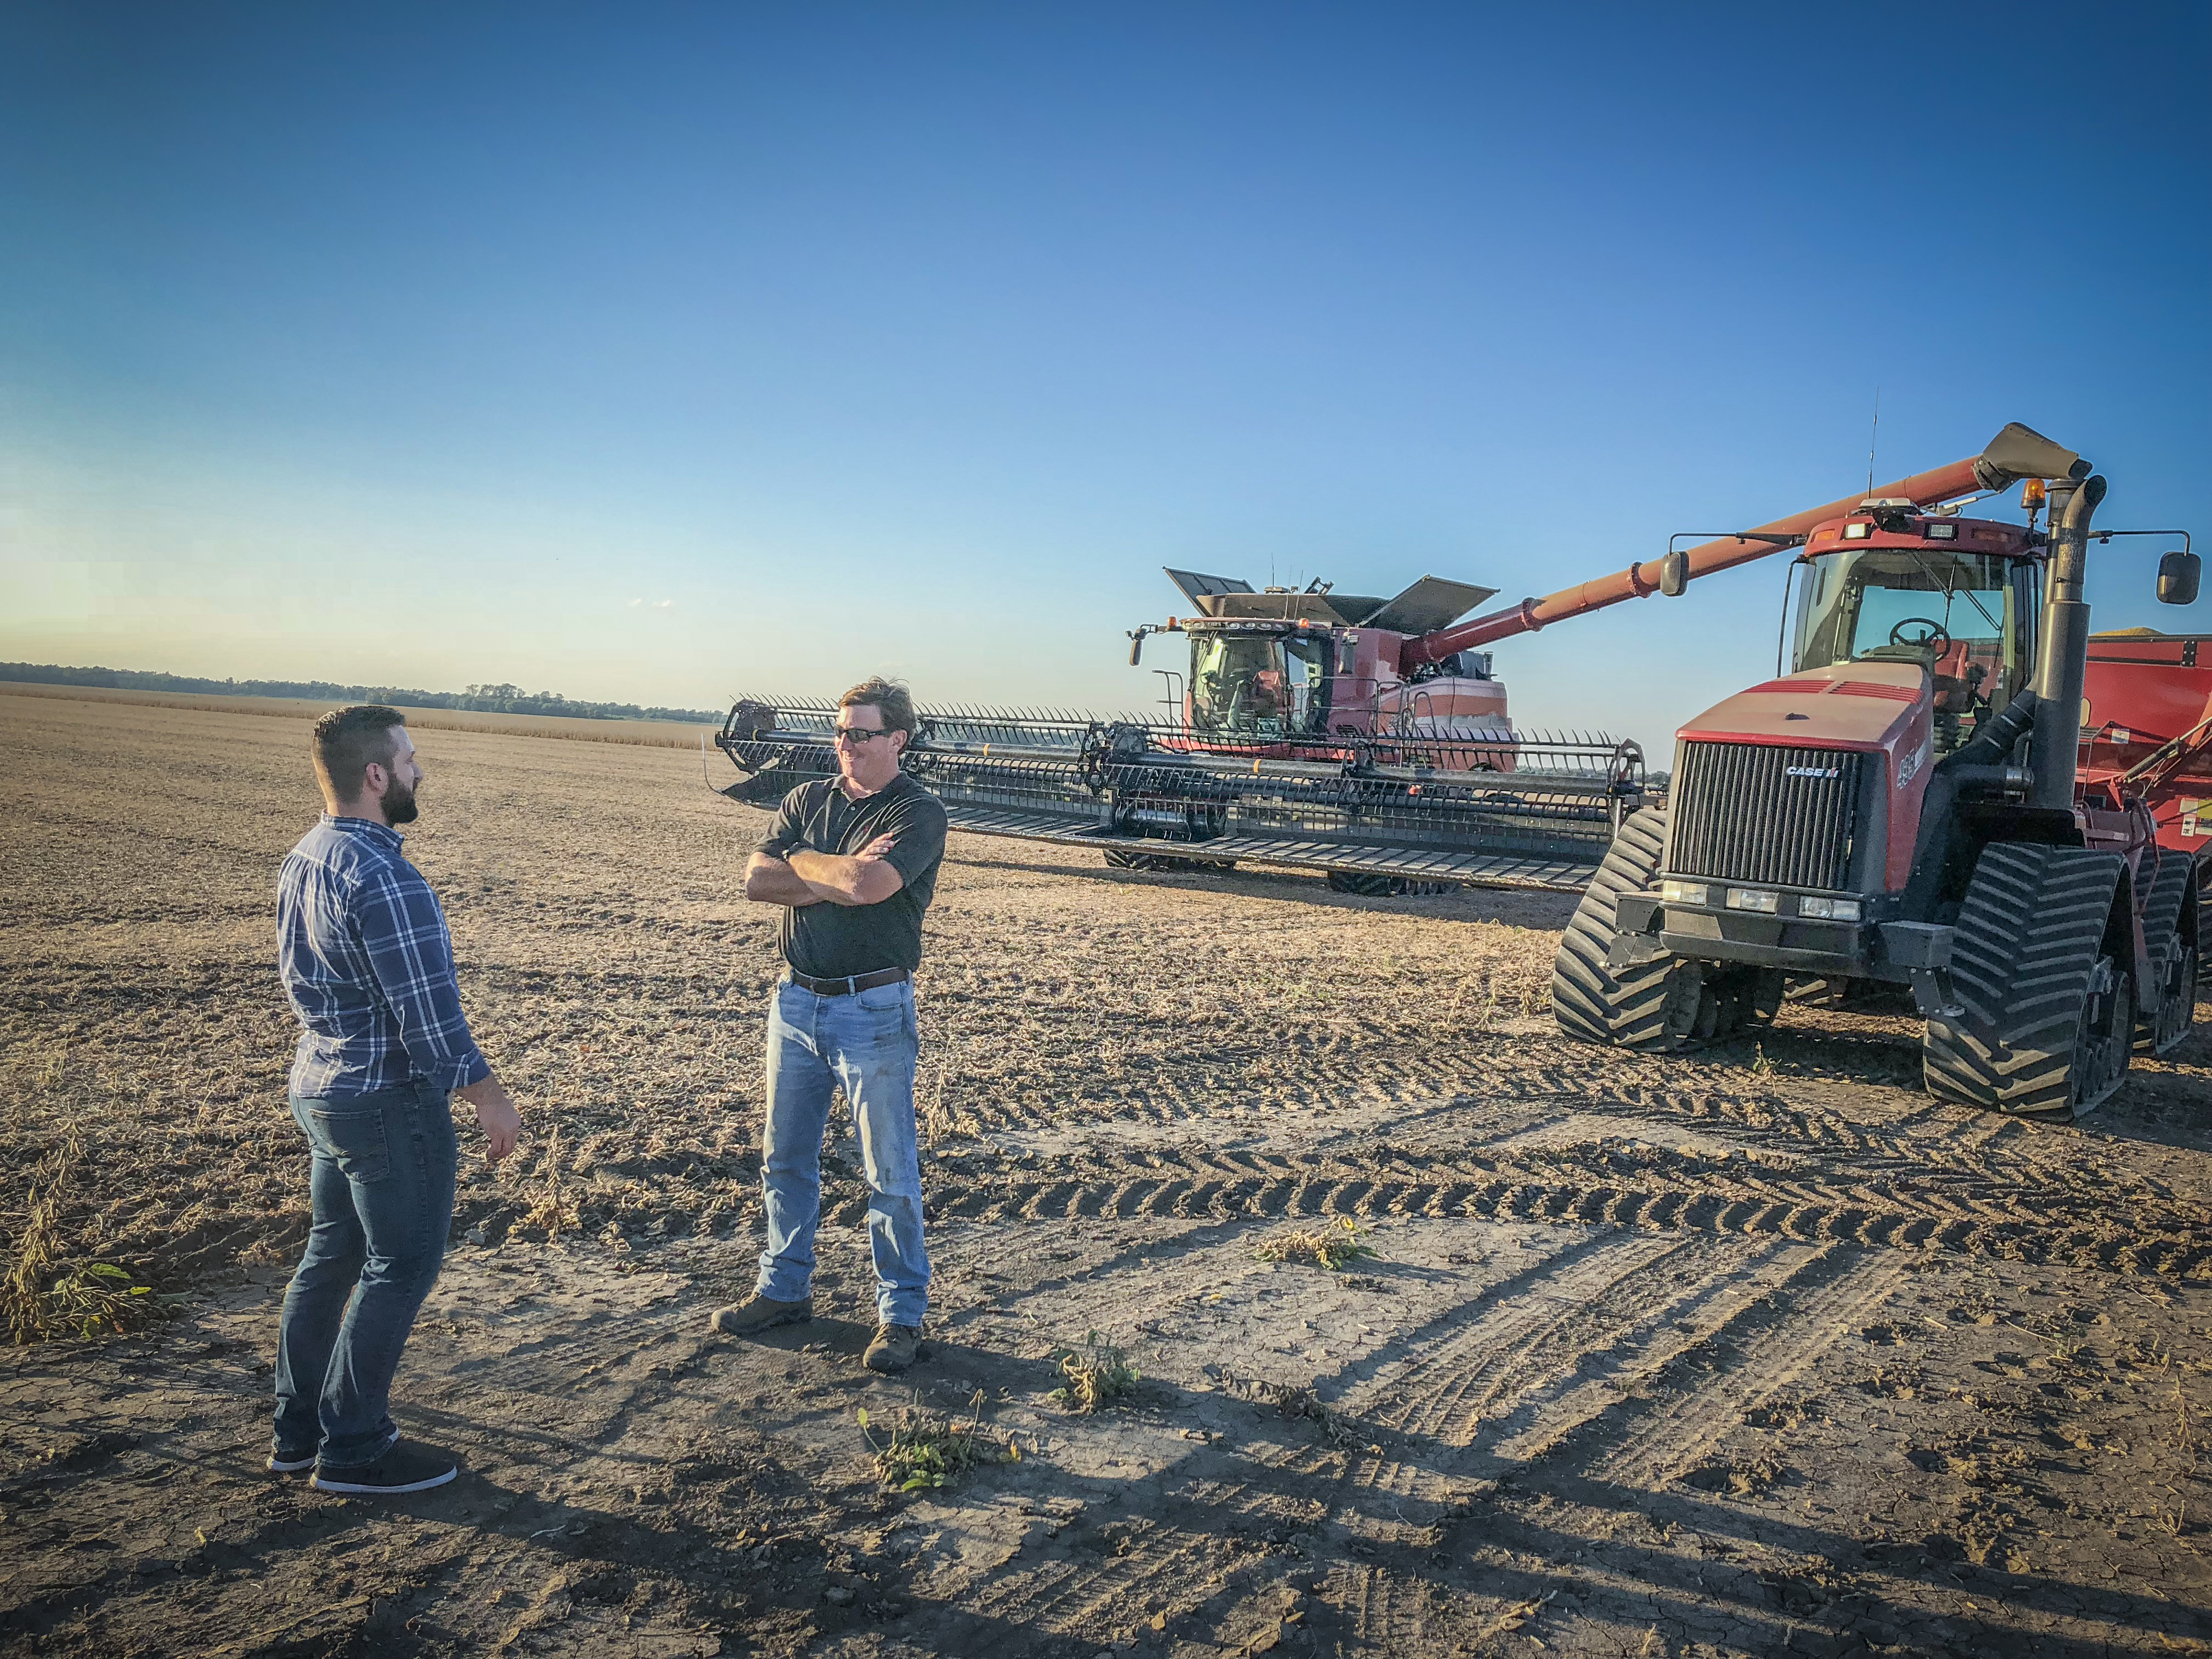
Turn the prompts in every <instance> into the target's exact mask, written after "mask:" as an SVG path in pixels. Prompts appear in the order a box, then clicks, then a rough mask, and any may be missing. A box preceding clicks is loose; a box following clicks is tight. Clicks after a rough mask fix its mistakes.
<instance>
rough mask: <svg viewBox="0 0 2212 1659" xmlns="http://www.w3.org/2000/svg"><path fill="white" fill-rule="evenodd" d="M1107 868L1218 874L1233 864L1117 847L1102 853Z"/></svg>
mask: <svg viewBox="0 0 2212 1659" xmlns="http://www.w3.org/2000/svg"><path fill="white" fill-rule="evenodd" d="M1104 857H1105V860H1106V863H1107V865H1108V866H1109V868H1112V869H1115V870H1156V871H1158V872H1161V873H1163V874H1170V873H1173V872H1176V871H1191V870H1202V871H1205V872H1208V873H1210V874H1215V875H1218V874H1219V873H1220V872H1223V871H1225V870H1234V869H1235V868H1236V867H1237V866H1235V865H1234V864H1225V863H1216V862H1215V861H1214V860H1212V859H1179V858H1175V857H1172V856H1170V854H1165V853H1125V852H1123V851H1121V849H1120V848H1111V849H1109V851H1108V852H1107V853H1106V854H1104Z"/></svg>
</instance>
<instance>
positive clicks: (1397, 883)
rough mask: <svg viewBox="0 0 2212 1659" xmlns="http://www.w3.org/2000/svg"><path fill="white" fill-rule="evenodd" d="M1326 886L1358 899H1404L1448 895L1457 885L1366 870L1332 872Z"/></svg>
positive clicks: (1329, 873) (1455, 883)
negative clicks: (1350, 894)
mask: <svg viewBox="0 0 2212 1659" xmlns="http://www.w3.org/2000/svg"><path fill="white" fill-rule="evenodd" d="M1328 884H1329V888H1330V890H1332V891H1334V892H1338V893H1352V894H1354V895H1356V896H1358V897H1360V898H1406V897H1409V896H1422V895H1425V894H1430V893H1448V892H1449V891H1450V890H1452V889H1453V888H1454V887H1456V886H1457V885H1458V883H1457V882H1451V881H1416V880H1414V879H1413V878H1412V877H1410V876H1380V875H1376V874H1375V873H1373V872H1371V871H1366V870H1332V871H1330V872H1328Z"/></svg>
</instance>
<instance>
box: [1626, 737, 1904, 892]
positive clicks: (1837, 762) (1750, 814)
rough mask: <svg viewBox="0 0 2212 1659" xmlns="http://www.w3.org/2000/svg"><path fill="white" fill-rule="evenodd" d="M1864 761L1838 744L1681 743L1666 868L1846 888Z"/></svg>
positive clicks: (1675, 871) (1685, 873)
mask: <svg viewBox="0 0 2212 1659" xmlns="http://www.w3.org/2000/svg"><path fill="white" fill-rule="evenodd" d="M1864 760H1865V757H1864V756H1863V755H1860V754H1857V753H1855V752H1852V751H1850V750H1836V749H1780V748H1776V747H1774V746H1772V745H1771V744H1756V743H1685V744H1682V746H1681V750H1680V754H1679V755H1678V757H1677V758H1676V765H1677V770H1676V773H1675V776H1674V792H1673V793H1674V808H1673V813H1674V854H1673V856H1672V857H1671V858H1669V859H1668V864H1667V868H1668V873H1670V874H1673V875H1680V876H1714V877H1717V878H1719V879H1721V880H1723V881H1754V882H1759V883H1761V884H1765V885H1767V886H1771V887H1818V888H1826V889H1827V890H1830V891H1836V890H1844V889H1847V888H1848V887H1849V885H1850V866H1851V836H1852V833H1853V831H1854V830H1856V829H1857V817H1858V800H1859V772H1860V769H1861V766H1862V764H1863V762H1864Z"/></svg>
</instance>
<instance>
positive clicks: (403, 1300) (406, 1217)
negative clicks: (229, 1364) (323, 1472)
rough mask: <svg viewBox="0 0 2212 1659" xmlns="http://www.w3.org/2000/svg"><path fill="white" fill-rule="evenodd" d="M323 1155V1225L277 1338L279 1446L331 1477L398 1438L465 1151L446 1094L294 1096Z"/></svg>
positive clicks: (317, 1159) (319, 1194)
mask: <svg viewBox="0 0 2212 1659" xmlns="http://www.w3.org/2000/svg"><path fill="white" fill-rule="evenodd" d="M292 1115H293V1117H294V1118H295V1120H296V1121H298V1123H299V1125H300V1128H301V1132H302V1133H304V1134H306V1136H307V1145H308V1146H309V1148H310V1149H311V1150H312V1152H313V1154H314V1164H313V1175H312V1176H311V1181H312V1189H311V1190H312V1194H313V1200H314V1219H313V1223H312V1224H311V1225H310V1226H309V1228H308V1231H307V1250H306V1252H305V1254H303V1255H301V1258H300V1266H299V1269H298V1271H296V1272H295V1273H293V1275H292V1283H291V1285H290V1287H289V1288H288V1289H287V1290H286V1291H285V1292H284V1314H283V1322H282V1323H281V1324H280V1325H279V1326H278V1328H277V1336H276V1435H275V1438H276V1449H278V1450H279V1451H282V1452H289V1453H292V1454H294V1455H303V1454H305V1453H307V1452H310V1451H316V1452H319V1456H320V1458H321V1461H322V1462H323V1464H324V1465H325V1467H326V1468H357V1467H359V1466H360V1465H362V1464H364V1463H370V1462H375V1460H376V1458H377V1456H378V1455H379V1454H380V1453H381V1452H382V1451H383V1450H384V1448H385V1447H386V1444H388V1443H390V1441H391V1440H392V1438H393V1437H394V1436H395V1434H396V1433H397V1431H396V1430H395V1429H394V1428H393V1427H392V1417H391V1413H390V1412H389V1411H388V1410H387V1409H386V1407H388V1405H389V1404H390V1401H391V1395H392V1373H393V1372H394V1371H396V1370H398V1368H399V1354H400V1350H402V1349H403V1348H404V1347H405V1346H407V1334H408V1332H410V1330H412V1329H413V1328H414V1326H415V1315H416V1310H418V1309H420V1308H421V1307H422V1298H423V1297H426V1296H428V1295H429V1293H430V1286H431V1285H435V1283H437V1280H438V1268H439V1267H440V1265H441V1263H442V1262H443V1261H445V1257H446V1234H447V1230H448V1229H450V1228H451V1227H452V1225H453V1170H454V1165H455V1164H456V1162H457V1161H458V1158H459V1147H458V1146H457V1145H456V1144H455V1141H454V1139H453V1114H452V1112H451V1111H450V1110H449V1109H447V1104H446V1095H445V1091H443V1090H440V1089H432V1088H428V1087H427V1086H424V1085H419V1084H406V1085H402V1086H401V1087H399V1088H396V1089H382V1090H379V1091H377V1092H375V1093H374V1094H368V1095H359V1096H356V1097H354V1098H352V1099H350V1100H307V1099H302V1098H301V1097H299V1096H297V1095H295V1096H293V1097H292Z"/></svg>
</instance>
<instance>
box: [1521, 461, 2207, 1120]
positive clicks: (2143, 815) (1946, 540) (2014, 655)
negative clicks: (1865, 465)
mask: <svg viewBox="0 0 2212 1659" xmlns="http://www.w3.org/2000/svg"><path fill="white" fill-rule="evenodd" d="M2023 479H2025V480H2027V492H2026V493H2027V499H2028V501H2029V504H2030V507H2031V511H2030V514H2029V522H2028V524H2027V526H2025V527H2023V526H2019V525H2015V524H2008V523H1998V522H1993V521H1987V520H1974V519H1966V518H1961V517H1959V516H1956V515H1955V513H1945V512H1943V511H1941V510H1940V507H1941V504H1942V503H1943V502H1945V501H1949V500H1951V499H1954V498H1955V497H1957V496H1960V495H1966V494H1969V493H1972V492H1974V491H1976V490H1990V491H1994V490H1996V489H2004V488H2006V487H2008V485H2010V484H2011V483H2017V482H2020V481H2021V480H2023ZM2046 481H2048V482H2047V494H2048V504H2049V509H2050V519H2049V524H2050V527H2049V530H2048V532H2045V531H2042V530H2039V529H2038V528H2037V527H2036V525H2035V516H2036V511H2037V509H2039V507H2040V506H2041V505H2042V503H2043V502H2044V501H2045V493H2046ZM1907 482H1908V483H1909V484H1911V485H1913V486H1916V487H1915V488H1912V489H1904V488H1899V487H1893V488H1892V489H1891V490H1889V491H1886V492H1885V493H1884V494H1883V495H1881V496H1879V497H1874V498H1869V499H1867V500H1864V501H1860V502H1858V503H1857V505H1856V506H1849V507H1845V508H1844V510H1842V511H1833V510H1832V509H1820V511H1819V513H1818V515H1817V516H1815V517H1814V520H1813V521H1812V522H1809V523H1803V524H1793V525H1789V526H1770V527H1769V529H1770V530H1771V531H1772V532H1774V533H1773V534H1771V536H1768V537H1767V538H1765V539H1768V540H1771V541H1772V542H1774V543H1776V544H1779V545H1786V546H1791V547H1796V548H1797V549H1799V552H1798V555H1797V557H1796V560H1795V561H1794V562H1793V564H1792V567H1791V582H1792V585H1793V594H1792V598H1793V599H1794V605H1792V607H1791V608H1792V609H1793V610H1794V615H1795V623H1796V627H1795V640H1796V646H1795V653H1794V656H1793V658H1792V660H1791V663H1790V668H1789V670H1788V671H1787V672H1786V673H1783V674H1780V675H1778V677H1777V678H1774V679H1771V680H1769V681H1767V682H1765V684H1760V685H1756V686H1753V688H1752V689H1751V690H1748V691H1745V692H1742V693H1741V694H1740V695H1738V696H1734V697H1731V698H1729V700H1728V701H1726V702H1723V703H1721V704H1719V705H1718V706H1717V707H1716V708H1711V709H1710V710H1708V711H1707V712H1706V713H1705V714H1702V715H1700V716H1699V718H1698V719H1696V720H1692V722H1690V724H1688V725H1687V726H1684V727H1683V728H1682V729H1681V731H1680V732H1679V733H1678V734H1677V736H1678V739H1679V746H1678V748H1677V750H1676V763H1675V769H1674V785H1673V788H1672V791H1671V794H1670V799H1669V803H1668V806H1667V807H1666V808H1665V809H1664V810H1661V809H1656V808H1646V809H1645V810H1644V811H1640V812H1638V813H1637V814H1636V815H1635V816H1634V817H1632V818H1630V819H1629V820H1628V821H1627V822H1626V823H1624V824H1623V826H1622V828H1621V833H1620V837H1619V838H1618V839H1617V840H1616V841H1615V842H1614V843H1613V850H1612V852H1611V853H1610V854H1608V856H1607V860H1606V862H1605V866H1604V868H1603V869H1602V870H1601V872H1599V874H1598V876H1597V878H1595V880H1594V881H1593V882H1592V883H1591V884H1590V885H1589V889H1588V890H1587V891H1586V892H1585V893H1584V895H1583V900H1582V902H1581V904H1580V906H1579V907H1578V908H1577V912H1576V915H1575V918H1574V921H1573V922H1572V923H1571V925H1570V927H1568V930H1567V933H1566V935H1565V939H1564V940H1563V942H1562V944H1561V946H1560V950H1559V957H1558V961H1557V964H1556V969H1555V971H1554V974H1553V981H1552V990H1553V1006H1554V1009H1555V1010H1556V1012H1557V1014H1558V1018H1559V1024H1560V1026H1561V1028H1562V1029H1563V1030H1565V1031H1567V1032H1568V1033H1569V1034H1571V1035H1572V1036H1578V1037H1582V1038H1584V1039H1586V1040H1588V1041H1589V1042H1601V1043H1610V1044H1614V1045H1618V1046H1621V1047H1626V1048H1644V1049H1656V1050H1666V1049H1673V1048H1683V1047H1686V1046H1690V1045H1692V1044H1694V1043H1697V1042H1703V1041H1709V1040H1712V1039H1715V1038H1718V1037H1722V1036H1727V1035H1729V1033H1731V1032H1732V1031H1734V1030H1737V1029H1739V1028H1741V1026H1743V1025H1745V1024H1758V1023H1761V1022H1764V1021H1765V1020H1768V1019H1771V1018H1772V1017H1773V1015H1774V1012H1775V1011H1776V1009H1777V1007H1778V1005H1779V1004H1780V1003H1781V1001H1782V1000H1783V998H1784V995H1785V994H1787V993H1788V992H1789V991H1790V989H1791V987H1793V985H1794V986H1797V987H1807V988H1814V989H1820V990H1825V991H1827V992H1830V993H1833V992H1835V991H1838V990H1840V989H1843V988H1846V987H1850V986H1852V985H1854V984H1856V983H1857V982H1861V981H1887V982H1890V983H1892V984H1895V985H1899V986H1909V987H1911V991H1912V994H1913V996H1914V997H1915V999H1916V1000H1917V1005H1918V1007H1919V1010H1920V1012H1921V1015H1922V1017H1923V1019H1924V1020H1925V1021H1926V1035H1925V1039H1924V1051H1925V1052H1924V1059H1925V1064H1924V1075H1925V1079H1926V1083H1927V1086H1928V1088H1929V1091H1930V1092H1931V1093H1933V1094H1935V1095H1936V1096H1937V1097H1940V1098H1943V1099H1947V1100H1952V1101H1956V1102H1960V1103H1965V1104H1969V1105H1976V1106H1982V1107H1988V1108H1992V1109H1999V1110H2003V1111H2008V1112H2016V1113H2026V1114H2033V1115H2047V1116H2058V1117H2063V1116H2066V1115H2073V1114H2078V1113H2081V1112H2085V1111H2087V1110H2089V1109H2091V1108H2093V1107H2094V1106H2095V1105H2097V1104H2098V1103H2100V1101H2102V1100H2104V1099H2105V1098H2106V1097H2107V1096H2109V1095H2110V1094H2111V1093H2112V1091H2113V1090H2114V1089H2116V1088H2117V1087H2118V1085H2119V1084H2120V1081H2121V1079H2122V1078H2123V1076H2124V1073H2125V1072H2126V1070H2127V1067H2128V1064H2129V1060H2130V1054H2132V1052H2133V1050H2134V1048H2136V1045H2137V1044H2138V1043H2141V1044H2142V1045H2143V1046H2145V1047H2148V1048H2151V1049H2152V1050H2154V1052H2157V1053H2160V1054H2163V1053H2166V1052H2167V1051H2169V1050H2170V1049H2172V1048H2173V1047H2174V1046H2175V1045H2176V1044H2178V1043H2179V1042H2181V1040H2182V1039H2183V1038H2184V1037H2185V1036H2186V1035H2187V1034H2188V1032H2189V1030H2190V1028H2191V1023H2192V1021H2193V1019H2194V1017H2195V1008H2196V1000H2197V960H2198V957H2197V941H2198V908H2199V907H2198V891H2199V871H2198V866H2197V859H2196V857H2195V854H2194V851H2193V848H2191V844H2190V842H2191V836H2192V835H2193V833H2194V829H2195V826H2194V823H2193V813H2194V811H2195V805H2196V803H2195V801H2194V800H2193V799H2192V800H2191V805H2190V807H2189V808H2188V809H2187V810H2183V809H2182V808H2181V806H2180V801H2181V800H2182V799H2185V797H2183V796H2181V795H2180V794H2179V789H2178V787H2177V786H2178V784H2179V782H2180V781H2182V780H2185V779H2190V778H2200V777H2203V775H2204V774H2205V766H2204V759H2203V746H2204V745H2203V739H2204V734H2205V730H2206V728H2205V725H2204V716H2205V714H2207V713H2208V712H2212V711H2208V709H2207V708H2206V705H2205V702H2204V701H2203V696H2204V692H2205V691H2206V690H2212V688H2198V687H2197V686H2195V685H2193V684H2189V685H2184V684H2182V682H2181V681H2180V678H2179V677H2180V676H2181V675H2182V674H2183V673H2184V672H2185V671H2187V670H2188V669H2189V668H2191V667H2193V663H2185V662H2184V661H2183V660H2182V659H2183V658H2184V657H2187V658H2192V659H2193V655H2194V653H2193V650H2191V649H2190V648H2189V642H2186V641H2166V640H2164V639H2163V638H2162V637H2161V636H2150V637H2149V638H2148V639H2139V640H2136V641H2130V642H2129V643H2128V644H2127V646H2126V647H2125V648H2124V649H2123V647H2122V644H2121V641H2119V640H2117V639H2115V638H2113V637H2112V636H2107V637H2106V638H2105V639H2101V640H2099V641H2092V640H2091V638H2090V636H2089V633H2088V606H2087V605H2086V604H2085V603H2083V601H2082V599H2081V584H2082V573H2083V567H2084V562H2085V557H2086V551H2087V541H2088V540H2089V538H2090V537H2091V536H2092V534H2095V535H2096V536H2098V537H2099V538H2106V537H2109V536H2110V535H2114V534H2124V533H2127V532H2091V530H2090V527H2089V525H2090V518H2091V515H2092V513H2093V512H2094V511H2095V509H2096V507H2097V504H2098V503H2099V502H2100V501H2101V500H2102V499H2103V497H2104V494H2105V481H2104V480H2103V479H2102V478H2100V477H2090V476H2089V468H2088V465H2087V463H2086V462H2082V461H2081V460H2079V459H2077V458H2076V457H2075V455H2074V454H2073V453H2071V452H2069V451H2067V450H2063V449H2061V448H2060V447H2058V446H2057V445H2055V444H2053V443H2051V442H2050V441H2048V440H2045V439H2043V438H2041V437H2039V436H2038V435H2036V434H2034V433H2033V432H2030V431H2028V430H2027V428H2024V427H2020V426H2012V427H2008V428H2006V429H2005V431H2004V432H2003V433H2002V434H2000V435H1999V436H1998V437H1997V439H1996V441H1994V442H1992V443H1991V445H1990V447H1989V448H1988V449H1987V450H1986V451H1985V452H1984V453H1983V454H1982V455H1981V456H1979V457H1977V458H1975V459H1973V460H1972V461H1968V462H1961V463H1960V464H1959V465H1957V466H1956V467H1953V468H1948V469H1945V470H1943V471H1941V472H1938V473H1933V474H1924V475H1922V476H1921V477H1919V478H1917V479H1915V480H1910V481H1907ZM1839 505H1841V504H1839ZM2153 533H2163V532H2153ZM1675 557H1676V558H1680V556H1675ZM1688 574H1695V573H1694V572H1690V571H1685V570H1683V569H1682V568H1680V567H1679V566H1677V567H1676V568H1674V569H1672V570H1669V571H1668V572H1666V573H1664V580H1665V585H1666V586H1667V587H1668V589H1669V591H1679V588H1680V586H1681V585H1682V582H1683V581H1684V580H1686V577H1687V575H1688ZM2197 574H2198V564H2197V559H2196V557H2195V556H2194V555H2193V554H2191V553H2190V552H2188V551H2187V550H2185V549H2184V550H2179V551H2176V552H2173V553H2170V554H2168V555H2167V556H2166V559H2165V561H2164V562H2163V563H2162V565H2161V568H2160V581H2159V597H2160V599H2161V600H2164V601H2166V602H2167V603H2172V604H2186V603H2188V602H2190V601H2191V600H2192V599H2194V598H2195V597H2196V592H2197ZM2100 659H2101V660H2100ZM2085 679H2086V681H2087V684H2088V687H2089V690H2090V695H2089V697H2088V700H2087V707H2088V708H2089V709H2090V711H2091V713H2092V714H2095V713H2096V712H2097V711H2098V710H2099V708H2100V707H2102V708H2104V710H2105V712H2104V713H2103V714H2102V716H2101V723H2100V724H2099V725H2097V726H2093V727H2091V728H2090V729H2089V730H2087V731H2085V730H2084V729H2083V710H2084V708H2085V702H2084V690H2085ZM2191 696H2195V697H2196V698H2197V702H2196V703H2195V706H2194V708H2193V709H2192V708H2191V707H2190V706H2189V702H2190V698H2191ZM2154 711H2155V712H2154ZM2123 720H2126V721H2137V720H2140V721H2141V722H2142V725H2143V726H2144V732H2143V737H2144V742H2143V743H2142V744H2137V743H2136V741H2135V738H2136V732H2135V727H2134V726H2132V725H2128V726H2122V725H2121V724H2119V722H2121V721H2123ZM2153 722H2156V723H2153ZM2085 739H2087V742H2086V743H2085ZM2139 749H2140V750H2142V752H2141V753H2140V754H2137V753H2136V750H2139ZM2085 751H2086V754H2087V763H2086V764H2085V763H2083V758H2082V757H2083V755H2084V752H2085ZM2207 793H2212V790H2208V791H2207ZM2154 800H2162V801H2165V802H2166V803H2167V804H2168V807H2169V810H2167V811H2166V812H2165V813H2164V815H2163V816H2162V817H2154V809H2153V805H2152V803H2153V802H2154Z"/></svg>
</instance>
